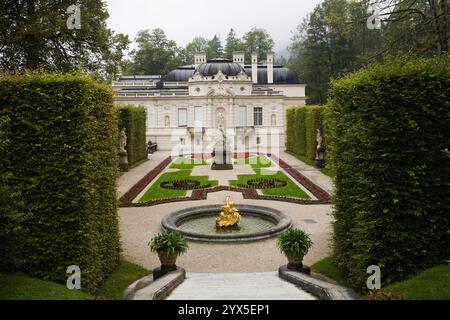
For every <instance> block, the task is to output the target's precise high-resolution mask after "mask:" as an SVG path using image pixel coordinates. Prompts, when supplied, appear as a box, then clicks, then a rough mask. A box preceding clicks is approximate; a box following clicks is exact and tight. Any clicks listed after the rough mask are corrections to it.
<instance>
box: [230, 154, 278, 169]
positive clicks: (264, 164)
mask: <svg viewBox="0 0 450 320" xmlns="http://www.w3.org/2000/svg"><path fill="white" fill-rule="evenodd" d="M234 164H235V165H244V164H249V165H251V167H252V168H253V169H256V168H269V167H271V166H272V165H273V164H272V161H270V160H269V159H268V158H267V157H265V156H257V157H251V158H239V159H236V160H234Z"/></svg>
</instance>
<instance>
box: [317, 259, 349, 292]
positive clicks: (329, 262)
mask: <svg viewBox="0 0 450 320" xmlns="http://www.w3.org/2000/svg"><path fill="white" fill-rule="evenodd" d="M311 271H314V272H317V273H321V274H323V275H325V276H327V277H329V278H331V279H333V280H334V281H336V282H337V283H338V284H340V285H341V286H344V287H347V288H350V287H351V285H350V283H349V282H348V280H347V278H346V277H345V274H344V273H343V272H342V270H340V269H339V268H338V266H337V265H336V263H334V261H333V257H326V258H324V259H322V260H320V261H317V262H316V263H314V264H313V265H312V266H311Z"/></svg>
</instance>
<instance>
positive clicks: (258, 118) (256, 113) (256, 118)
mask: <svg viewBox="0 0 450 320" xmlns="http://www.w3.org/2000/svg"><path fill="white" fill-rule="evenodd" d="M262 111H263V110H262V107H255V108H254V109H253V124H254V125H255V126H262V124H263V121H262V120H263V113H262Z"/></svg>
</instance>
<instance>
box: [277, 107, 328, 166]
mask: <svg viewBox="0 0 450 320" xmlns="http://www.w3.org/2000/svg"><path fill="white" fill-rule="evenodd" d="M322 110H323V107H321V106H299V107H291V108H289V109H288V110H287V112H286V122H287V124H286V127H287V130H286V150H287V151H290V152H292V153H295V154H297V155H301V156H306V157H308V158H310V159H311V160H314V159H315V158H316V148H317V141H316V134H317V131H316V130H317V129H321V130H322V129H323V128H322Z"/></svg>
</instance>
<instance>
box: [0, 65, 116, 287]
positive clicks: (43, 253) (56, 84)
mask: <svg viewBox="0 0 450 320" xmlns="http://www.w3.org/2000/svg"><path fill="white" fill-rule="evenodd" d="M0 136H1V137H2V139H4V141H7V142H6V143H7V150H6V152H2V161H1V162H0V166H1V170H0V172H1V174H0V176H1V179H2V182H5V181H6V182H7V184H8V188H1V190H0V191H1V193H2V196H1V200H2V201H0V206H2V208H0V214H2V217H1V218H0V220H1V221H4V222H5V223H2V224H1V227H2V228H4V230H2V231H5V232H6V233H7V234H14V236H15V237H19V236H20V237H19V240H18V241H16V244H18V245H17V246H16V247H14V248H13V249H14V253H13V255H14V257H13V258H14V259H11V260H10V261H13V263H14V266H13V267H14V268H15V270H16V271H18V270H20V271H24V272H27V273H29V274H31V275H33V276H37V277H40V278H44V279H50V280H53V281H59V282H63V283H65V281H66V280H67V277H68V275H67V274H66V270H67V267H68V266H70V265H78V266H79V267H80V268H81V286H82V289H83V290H86V291H89V292H94V291H95V289H96V288H97V286H98V284H99V283H100V282H101V281H102V279H103V278H104V276H105V275H107V274H108V273H109V272H110V271H111V270H113V269H114V268H115V267H116V266H117V264H118V262H119V261H120V244H119V232H118V216H117V195H116V179H117V177H118V170H117V162H118V155H117V139H116V137H117V136H118V130H117V118H116V110H115V109H114V107H113V93H112V90H111V89H110V88H109V87H108V86H106V85H103V84H100V83H98V82H96V81H95V80H94V79H92V78H91V77H88V76H85V75H82V74H64V75H62V74H44V73H29V74H25V75H22V76H18V75H13V76H2V77H0ZM5 201H7V203H5ZM5 208H6V209H8V208H13V211H14V212H16V216H18V217H16V218H12V217H11V216H10V217H5V215H4V212H5V211H10V210H3V209H5ZM18 232H19V234H17V233H18ZM3 245H5V243H3V242H2V246H3ZM6 245H8V246H9V249H11V248H12V247H11V246H10V244H9V243H6ZM1 253H2V254H4V255H6V256H8V255H9V257H11V255H12V253H11V250H7V249H5V250H2V251H1ZM2 258H3V257H2ZM1 260H3V259H1ZM0 264H1V265H3V267H5V264H4V263H3V261H2V263H0ZM6 267H8V268H11V267H12V266H6Z"/></svg>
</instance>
